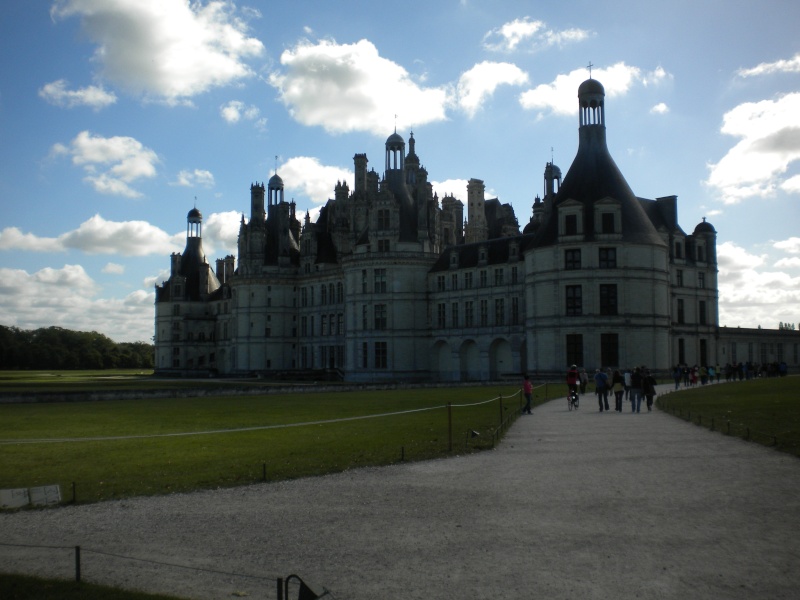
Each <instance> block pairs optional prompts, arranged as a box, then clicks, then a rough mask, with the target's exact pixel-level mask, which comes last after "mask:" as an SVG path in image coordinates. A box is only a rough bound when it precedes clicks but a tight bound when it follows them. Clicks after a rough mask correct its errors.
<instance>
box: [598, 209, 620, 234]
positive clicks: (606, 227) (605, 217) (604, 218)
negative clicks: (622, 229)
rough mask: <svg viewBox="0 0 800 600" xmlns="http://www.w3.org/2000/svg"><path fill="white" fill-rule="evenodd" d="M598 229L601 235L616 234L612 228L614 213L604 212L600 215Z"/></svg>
mask: <svg viewBox="0 0 800 600" xmlns="http://www.w3.org/2000/svg"><path fill="white" fill-rule="evenodd" d="M600 219H601V222H600V227H601V232H602V233H616V232H617V231H616V228H615V227H614V213H610V212H604V213H602V214H601V215H600Z"/></svg>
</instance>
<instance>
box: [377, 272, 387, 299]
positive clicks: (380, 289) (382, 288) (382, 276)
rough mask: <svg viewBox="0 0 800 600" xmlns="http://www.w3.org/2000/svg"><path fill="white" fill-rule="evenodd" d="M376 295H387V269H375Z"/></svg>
mask: <svg viewBox="0 0 800 600" xmlns="http://www.w3.org/2000/svg"><path fill="white" fill-rule="evenodd" d="M375 293H376V294H385V293H386V269H375Z"/></svg>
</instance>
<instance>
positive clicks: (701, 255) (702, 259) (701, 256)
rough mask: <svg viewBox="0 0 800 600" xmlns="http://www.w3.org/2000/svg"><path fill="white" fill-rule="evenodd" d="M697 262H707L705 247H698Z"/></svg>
mask: <svg viewBox="0 0 800 600" xmlns="http://www.w3.org/2000/svg"><path fill="white" fill-rule="evenodd" d="M697 260H698V262H705V260H706V249H705V248H703V246H698V247H697Z"/></svg>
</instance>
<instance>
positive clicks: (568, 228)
mask: <svg viewBox="0 0 800 600" xmlns="http://www.w3.org/2000/svg"><path fill="white" fill-rule="evenodd" d="M564 235H578V215H567V216H566V217H565V218H564Z"/></svg>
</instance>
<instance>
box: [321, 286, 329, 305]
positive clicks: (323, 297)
mask: <svg viewBox="0 0 800 600" xmlns="http://www.w3.org/2000/svg"><path fill="white" fill-rule="evenodd" d="M319 303H320V304H327V303H328V286H326V285H325V284H324V283H323V284H322V285H321V286H319Z"/></svg>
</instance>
